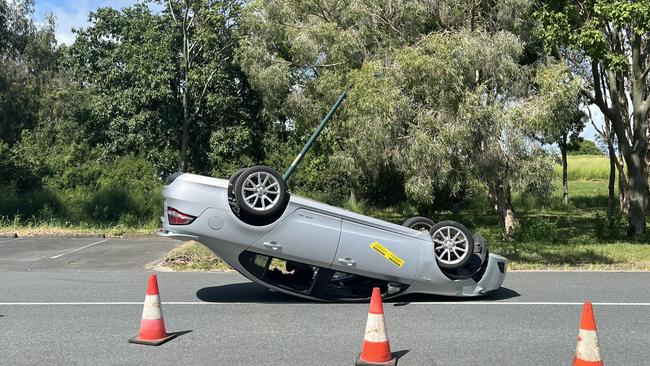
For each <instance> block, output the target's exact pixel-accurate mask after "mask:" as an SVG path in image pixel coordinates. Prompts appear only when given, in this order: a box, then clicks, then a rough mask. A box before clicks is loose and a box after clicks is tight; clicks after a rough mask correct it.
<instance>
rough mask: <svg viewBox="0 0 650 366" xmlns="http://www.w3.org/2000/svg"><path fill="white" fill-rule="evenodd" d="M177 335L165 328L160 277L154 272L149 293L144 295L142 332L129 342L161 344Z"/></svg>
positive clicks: (150, 279) (148, 288) (150, 344)
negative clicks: (159, 287)
mask: <svg viewBox="0 0 650 366" xmlns="http://www.w3.org/2000/svg"><path fill="white" fill-rule="evenodd" d="M176 335H177V334H175V333H171V334H168V333H167V331H166V330H165V320H164V319H163V314H162V307H161V306H160V294H159V293H158V278H157V276H156V274H155V273H154V274H152V275H151V276H149V284H148V286H147V294H146V295H145V297H144V309H143V310H142V321H141V322H140V333H139V334H138V335H137V336H135V337H133V338H131V339H129V343H139V344H146V345H149V346H159V345H161V344H163V343H165V342H167V341H169V340H171V339H172V338H174V337H176Z"/></svg>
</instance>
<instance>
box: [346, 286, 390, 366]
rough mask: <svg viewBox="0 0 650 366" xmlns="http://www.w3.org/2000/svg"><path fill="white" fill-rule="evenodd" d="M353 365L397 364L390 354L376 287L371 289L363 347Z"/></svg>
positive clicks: (379, 296) (381, 307)
mask: <svg viewBox="0 0 650 366" xmlns="http://www.w3.org/2000/svg"><path fill="white" fill-rule="evenodd" d="M354 364H355V365H356V366H372V365H386V366H394V365H396V364H397V359H396V358H395V357H394V356H393V354H392V353H391V352H390V345H389V344H388V337H387V336H386V323H385V322H384V307H383V305H382V303H381V294H380V292H379V288H378V287H375V288H373V289H372V297H371V298H370V309H369V310H368V321H367V322H366V333H365V335H364V337H363V346H362V347H361V353H360V354H359V357H357V361H356V362H355V363H354Z"/></svg>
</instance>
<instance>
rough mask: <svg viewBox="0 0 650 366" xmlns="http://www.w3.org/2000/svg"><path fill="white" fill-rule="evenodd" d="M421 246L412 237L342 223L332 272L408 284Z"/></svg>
mask: <svg viewBox="0 0 650 366" xmlns="http://www.w3.org/2000/svg"><path fill="white" fill-rule="evenodd" d="M420 244H421V240H420V239H416V238H414V237H410V236H407V235H402V234H399V233H395V232H392V231H389V230H384V229H380V228H375V227H371V226H368V225H363V224H360V223H356V222H350V221H343V223H342V226H341V240H340V241H339V247H338V250H337V252H336V256H335V259H334V262H333V263H332V267H331V268H332V269H334V270H336V271H340V272H348V273H354V274H359V275H363V276H368V277H373V278H381V279H386V280H389V281H397V282H401V283H409V284H410V283H411V282H412V280H413V278H415V274H416V271H417V268H418V262H419V259H420Z"/></svg>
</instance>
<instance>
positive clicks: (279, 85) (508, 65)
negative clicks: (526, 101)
mask: <svg viewBox="0 0 650 366" xmlns="http://www.w3.org/2000/svg"><path fill="white" fill-rule="evenodd" d="M531 9H532V8H531V2H528V1H517V2H512V1H497V0H494V1H479V2H477V1H460V2H458V1H448V0H443V1H430V2H429V1H424V2H422V1H404V2H392V1H389V2H385V1H375V0H370V1H361V2H341V1H333V0H331V1H330V0H304V1H287V0H283V1H273V2H267V1H255V2H253V3H252V4H251V5H250V7H249V8H248V13H247V14H248V16H247V22H246V31H247V32H246V35H245V36H244V38H243V40H242V42H241V47H240V49H239V50H238V60H239V62H240V63H241V64H242V67H243V68H244V70H245V71H246V73H247V75H248V76H249V78H250V79H251V82H252V85H253V86H254V87H255V88H256V89H257V90H259V91H260V92H261V93H262V95H263V100H264V106H265V112H266V113H267V114H268V115H270V116H271V118H272V119H273V120H276V121H278V124H280V125H282V126H288V128H287V129H286V130H287V132H288V134H289V136H290V137H289V138H290V139H292V138H293V139H295V140H300V138H302V137H303V136H305V135H306V133H307V131H309V130H310V129H311V128H312V127H311V126H313V125H314V123H315V121H317V120H318V117H319V116H320V115H322V114H323V113H324V112H325V111H326V109H327V107H328V104H330V103H331V102H332V101H333V100H335V98H336V95H337V94H338V93H339V92H340V90H343V89H348V88H349V89H350V94H349V97H348V99H347V101H346V104H345V105H344V107H343V109H342V110H341V111H340V112H338V115H337V118H336V120H335V121H334V122H333V123H332V124H330V129H329V131H328V132H327V133H325V134H324V135H323V136H321V139H320V141H319V144H318V146H317V149H319V150H317V151H314V153H315V154H314V155H317V156H316V157H312V161H315V163H311V164H323V165H329V166H335V167H336V168H337V169H339V171H340V175H342V176H344V177H346V178H347V179H346V184H347V185H348V188H349V189H350V191H352V192H355V190H357V189H358V187H360V186H361V185H362V184H360V183H361V182H364V183H367V182H373V185H372V187H373V189H374V188H380V187H381V182H382V181H383V182H387V181H390V182H392V181H393V179H394V177H397V178H399V179H396V180H398V181H400V180H401V181H402V182H403V183H402V184H390V185H388V184H385V185H384V186H385V187H387V188H388V189H386V190H385V191H383V190H382V192H384V194H386V195H391V194H396V193H398V192H399V190H400V189H401V186H402V185H403V187H404V189H405V190H406V192H407V193H408V195H409V197H410V198H411V199H413V200H416V201H418V202H422V203H429V204H431V203H432V202H433V197H434V196H435V192H436V191H440V190H445V191H447V192H451V194H458V195H460V194H461V192H463V191H467V190H470V189H471V188H474V189H475V190H480V191H482V192H486V191H487V192H488V194H489V195H490V197H491V198H492V199H493V202H494V204H495V205H496V207H497V211H498V214H499V218H500V221H501V224H502V227H503V229H504V232H505V233H506V235H508V236H512V235H514V233H515V230H516V228H517V226H518V223H517V217H516V215H515V211H514V208H513V206H512V194H511V193H512V191H513V190H517V191H520V192H522V193H524V194H529V195H531V194H534V196H535V197H539V198H544V197H546V196H548V194H549V193H550V187H551V185H550V176H551V174H552V166H551V164H550V160H549V159H548V157H547V156H546V154H545V153H544V152H543V150H542V149H541V148H539V146H537V145H535V144H533V143H531V141H530V139H529V138H528V137H527V136H526V134H524V132H525V130H524V129H523V128H522V123H521V120H522V113H520V112H519V111H518V109H517V108H515V106H516V105H517V104H518V102H520V101H522V100H523V98H524V97H525V96H526V94H527V90H528V85H529V82H530V78H529V69H530V67H532V66H529V65H528V64H531V63H532V62H533V61H534V59H535V58H536V57H537V56H536V54H535V52H534V50H532V52H531V50H529V49H527V48H525V47H524V42H523V41H522V40H523V39H528V38H530V35H531V34H532V32H531V24H530V23H529V22H528V21H529V19H530V17H527V16H526V15H527V14H530V13H531ZM520 37H522V38H520ZM376 74H381V75H383V77H382V78H380V79H377V78H376V77H375V76H376ZM323 101H325V102H323ZM295 140H294V141H295ZM307 164H310V163H307ZM292 179H294V178H292ZM320 180H323V178H322V177H320ZM326 181H327V180H326ZM470 182H471V184H470ZM391 189H392V190H391Z"/></svg>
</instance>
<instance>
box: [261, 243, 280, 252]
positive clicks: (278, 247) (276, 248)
mask: <svg viewBox="0 0 650 366" xmlns="http://www.w3.org/2000/svg"><path fill="white" fill-rule="evenodd" d="M262 245H264V246H265V247H267V248H270V249H273V250H278V249H280V248H282V245H280V244H278V242H277V241H265V242H263V243H262Z"/></svg>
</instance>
